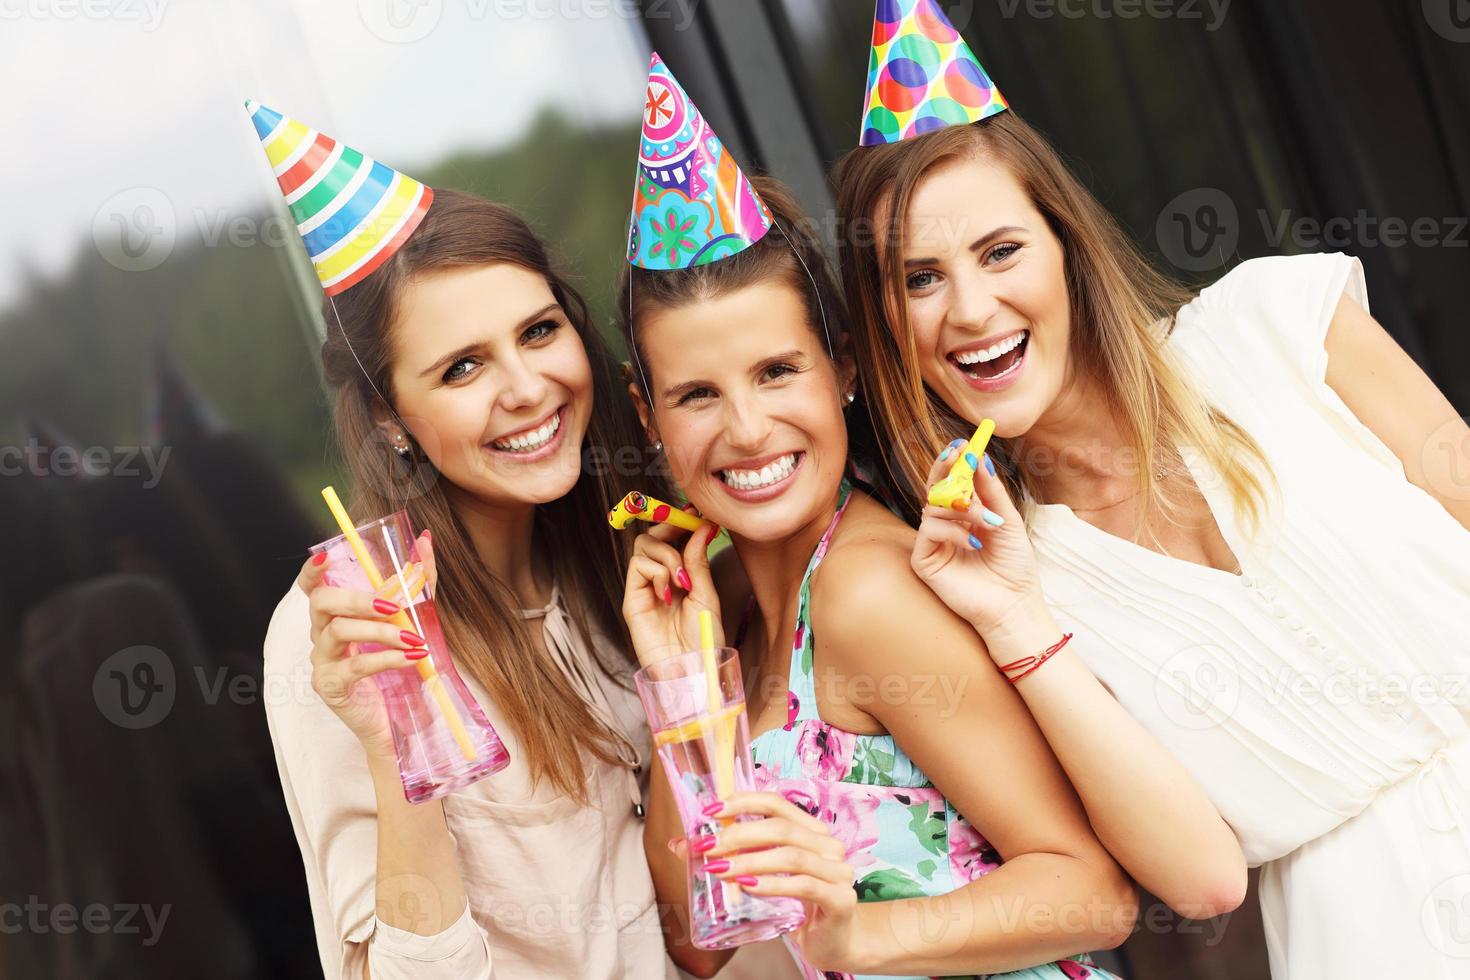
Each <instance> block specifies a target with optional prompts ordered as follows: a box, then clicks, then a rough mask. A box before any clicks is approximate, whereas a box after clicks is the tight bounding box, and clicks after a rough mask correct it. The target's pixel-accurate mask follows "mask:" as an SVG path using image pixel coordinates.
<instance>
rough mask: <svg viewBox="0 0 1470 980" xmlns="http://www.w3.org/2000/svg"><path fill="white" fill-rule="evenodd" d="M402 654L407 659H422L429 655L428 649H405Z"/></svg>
mask: <svg viewBox="0 0 1470 980" xmlns="http://www.w3.org/2000/svg"><path fill="white" fill-rule="evenodd" d="M403 655H404V656H405V657H407V658H408V659H409V660H422V659H424V658H425V657H427V656H428V655H429V651H428V650H422V649H420V650H405V651H403Z"/></svg>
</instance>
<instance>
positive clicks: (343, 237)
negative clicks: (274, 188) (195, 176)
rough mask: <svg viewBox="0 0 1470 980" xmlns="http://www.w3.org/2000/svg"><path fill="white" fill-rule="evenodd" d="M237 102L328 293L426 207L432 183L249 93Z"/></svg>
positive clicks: (403, 232) (344, 285)
mask: <svg viewBox="0 0 1470 980" xmlns="http://www.w3.org/2000/svg"><path fill="white" fill-rule="evenodd" d="M245 109H246V111H247V112H249V113H250V121H251V122H253V123H254V124H255V132H256V135H257V136H259V137H260V145H261V147H262V148H263V149H264V150H265V156H266V159H267V160H269V161H270V165H271V170H272V171H273V172H274V173H275V176H276V182H277V183H278V184H280V186H281V193H282V194H284V195H285V196H286V205H287V207H289V208H290V211H291V218H292V219H293V220H294V221H295V222H296V230H297V231H298V232H300V233H301V240H302V241H303V242H305V243H306V252H307V254H308V255H310V256H311V263H312V265H313V266H315V267H316V274H317V278H319V279H321V281H322V289H324V290H325V291H326V294H327V295H328V296H336V295H337V294H338V293H341V292H343V291H344V290H346V289H348V288H350V287H351V286H354V285H356V284H357V283H359V282H361V281H362V280H363V279H366V278H367V277H368V276H369V275H371V274H372V272H373V271H374V270H375V269H377V268H378V267H379V266H381V265H382V264H383V263H384V262H386V261H388V259H389V258H390V257H392V255H393V253H394V252H396V251H398V249H399V247H400V246H401V245H402V244H403V243H404V242H405V241H407V239H408V236H409V235H411V234H412V233H413V230H414V229H415V228H417V227H418V225H419V222H420V221H422V220H423V217H424V215H425V214H426V213H427V212H428V210H429V204H430V202H432V201H433V200H434V191H433V188H430V187H425V186H424V185H423V184H421V183H419V182H418V181H416V180H414V179H413V178H412V177H408V176H406V175H404V174H401V173H399V172H398V171H396V170H394V169H392V168H391V167H385V166H384V165H383V164H381V163H379V162H378V161H376V160H374V159H373V158H372V157H370V156H367V155H365V154H363V153H361V152H359V151H357V150H354V149H353V148H352V147H350V146H348V145H346V144H345V143H339V142H337V141H336V140H334V139H332V138H331V137H330V136H328V135H327V134H326V133H322V132H319V131H317V130H315V129H312V128H311V127H310V126H307V125H306V124H305V123H301V122H297V121H296V120H295V119H291V118H288V117H286V116H283V115H281V114H280V113H279V112H276V111H275V110H274V109H270V108H267V107H266V106H263V105H261V104H260V103H259V102H256V101H255V100H253V99H248V100H246V102H245Z"/></svg>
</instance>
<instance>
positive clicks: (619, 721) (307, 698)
mask: <svg viewBox="0 0 1470 980" xmlns="http://www.w3.org/2000/svg"><path fill="white" fill-rule="evenodd" d="M309 615H310V614H309V607H308V600H307V597H306V595H305V593H303V592H302V591H301V590H300V589H299V588H295V587H293V588H292V589H291V591H290V592H289V593H287V594H286V596H285V597H284V598H283V599H282V600H281V602H280V604H279V605H278V606H277V607H276V612H275V615H274V617H273V618H272V619H271V625H270V629H269V631H268V632H267V634H266V639H265V676H264V685H265V686H264V689H265V691H266V692H267V697H266V699H265V701H266V718H267V721H268V722H269V725H270V732H271V740H272V742H273V743H274V745H275V753H276V765H277V767H278V769H279V771H280V776H281V789H282V792H283V794H284V796H285V800H286V807H287V809H288V810H289V811H290V814H291V824H292V826H293V827H294V829H295V831H296V840H297V843H298V844H299V845H300V847H301V855H302V859H303V862H304V864H305V867H306V878H307V887H308V892H309V895H310V899H311V910H312V917H313V919H314V920H315V924H316V937H317V948H318V952H319V954H320V956H321V960H322V969H323V973H324V975H325V976H326V977H327V978H328V980H333V978H339V977H340V978H343V980H361V978H363V977H364V976H366V975H368V973H370V974H371V976H372V978H373V980H397V978H405V980H407V978H413V980H435V978H440V977H443V978H446V980H447V978H451V977H452V978H455V980H489V978H492V977H493V978H494V980H532V978H534V980H546V978H556V977H566V978H577V980H604V978H605V980H622V978H637V980H644V978H649V980H659V978H664V980H674V978H677V977H679V976H681V975H682V974H680V973H679V971H677V970H676V969H675V968H674V966H673V964H672V963H671V962H670V960H669V958H668V956H667V954H666V953H665V951H664V940H663V933H662V930H661V928H660V924H659V918H658V910H657V908H656V907H655V903H654V891H653V882H652V879H651V878H650V876H649V873H648V865H647V862H646V859H645V856H644V851H643V821H642V819H641V818H640V816H639V815H638V814H637V813H636V812H635V806H636V804H637V803H638V802H639V801H640V799H642V798H646V797H645V796H644V794H646V791H647V781H648V777H649V771H650V769H651V766H650V765H649V762H650V748H649V736H648V725H647V722H646V720H645V719H644V716H643V711H642V708H641V706H640V705H639V703H638V698H637V695H636V694H635V693H634V692H633V691H632V690H631V689H630V688H631V681H630V687H629V688H624V687H622V686H620V685H619V684H618V683H616V682H615V681H614V680H612V679H610V678H608V677H607V675H606V673H605V672H604V671H602V670H601V669H599V668H598V667H597V665H596V664H595V663H594V662H593V658H592V653H591V651H589V650H588V649H586V646H585V644H584V643H583V642H582V641H581V639H580V636H579V634H578V631H577V630H576V629H575V628H574V627H573V625H572V623H571V621H570V620H569V618H568V617H567V614H566V611H565V609H564V607H563V604H562V602H561V598H560V595H559V593H558V592H555V591H554V592H553V595H552V601H551V603H550V604H549V605H548V606H547V607H546V608H545V609H540V610H528V611H524V612H523V613H522V615H523V616H525V617H526V618H527V619H541V620H543V621H544V626H543V628H544V630H545V638H546V646H547V650H548V652H549V653H550V654H551V655H552V656H553V657H554V658H555V659H556V660H557V661H558V663H559V664H560V666H561V667H562V669H563V670H565V671H566V672H567V674H568V676H569V677H570V678H571V680H572V682H573V684H574V686H575V687H577V689H578V690H579V692H580V693H582V695H583V696H584V697H585V698H586V699H587V701H588V703H589V704H591V705H592V706H593V708H594V710H595V711H597V712H598V713H599V714H603V715H605V716H606V717H609V718H611V719H612V720H613V721H614V722H615V723H616V725H617V726H618V727H619V728H620V729H621V730H622V731H623V732H625V733H626V734H627V737H628V745H627V746H626V747H625V749H624V755H625V757H626V758H627V760H628V761H629V762H631V763H634V764H636V765H637V766H638V771H637V773H635V772H634V770H632V769H629V768H626V767H618V766H608V765H605V764H601V763H594V764H593V765H592V766H591V767H589V781H590V782H591V783H592V784H594V785H592V786H591V787H590V789H591V793H590V794H589V795H590V798H591V799H592V800H593V801H595V805H594V806H586V807H584V806H579V805H578V804H577V803H576V802H575V801H573V800H572V799H570V798H568V797H565V796H562V795H559V794H558V793H557V792H556V791H555V790H554V789H553V788H552V787H550V786H548V785H546V784H545V783H544V782H543V784H542V785H541V786H539V787H536V788H535V789H533V788H532V785H531V778H530V772H529V770H528V768H527V766H526V764H525V762H524V754H523V753H522V752H521V750H520V745H519V743H518V741H517V738H516V733H515V732H514V731H513V730H512V729H511V728H510V726H509V725H508V724H507V723H506V721H505V719H504V716H503V715H501V714H500V712H499V711H498V710H497V708H496V705H495V704H494V702H492V701H491V699H490V698H489V696H488V695H487V694H486V692H485V690H484V688H482V687H481V686H480V685H479V683H478V682H477V681H476V680H475V679H474V678H473V677H472V676H470V674H469V673H468V672H462V673H461V677H462V678H463V679H464V682H465V684H466V685H467V686H468V687H469V689H470V692H471V693H472V694H473V695H474V696H475V699H476V700H477V701H478V702H479V703H480V706H481V707H482V708H484V710H485V714H486V716H487V717H488V718H489V720H490V722H491V724H492V725H494V726H495V729H496V731H497V732H498V733H499V734H500V736H501V738H502V740H503V741H504V742H505V746H506V749H507V750H508V751H509V753H510V759H511V761H510V764H509V765H508V766H507V767H506V768H505V769H503V770H501V771H500V772H498V773H496V774H495V775H493V776H490V777H488V778H486V779H482V780H481V781H480V782H478V783H475V784H474V785H473V786H469V787H466V788H465V789H463V790H460V791H459V792H457V793H453V794H451V795H450V796H448V797H445V798H444V800H443V805H444V815H445V820H446V822H447V824H448V826H449V831H450V834H451V836H452V837H453V838H454V841H455V846H456V848H457V849H458V853H459V857H460V874H461V876H462V878H463V881H464V887H465V893H466V895H467V897H468V905H467V907H466V908H465V911H464V914H463V915H462V916H461V917H460V918H459V920H458V921H456V922H455V923H454V924H453V925H451V926H450V927H449V928H447V929H445V930H444V931H443V932H441V933H439V934H438V935H435V936H419V935H416V934H414V933H410V932H406V931H404V930H401V929H397V928H394V927H392V926H389V925H388V924H387V923H385V922H383V921H382V920H380V919H379V918H378V917H377V914H376V911H375V903H376V882H375V871H376V862H377V822H376V800H375V796H374V792H373V786H372V779H371V777H370V776H369V774H368V769H367V759H366V756H365V755H364V754H363V751H362V748H361V746H360V745H359V744H358V741H357V739H356V737H355V736H353V735H352V733H351V732H350V731H349V730H348V729H347V727H346V726H345V725H343V724H342V722H341V721H340V720H338V718H337V717H336V715H334V714H333V713H332V711H331V709H330V708H328V707H327V706H326V704H325V703H323V702H322V700H321V699H320V697H318V696H317V694H316V693H315V692H314V691H313V690H312V688H311V663H310V654H311V641H310V618H309ZM593 642H594V645H595V646H596V647H597V649H598V650H607V649H609V646H610V644H611V641H610V640H609V639H608V638H607V637H604V636H601V635H597V634H594V638H593ZM604 644H608V645H609V646H604ZM603 659H604V660H606V661H607V662H608V663H615V662H621V660H622V658H621V657H615V656H611V655H608V656H604V658H603ZM756 976H759V977H760V978H761V980H780V978H783V977H795V976H797V973H796V971H795V968H794V966H793V965H792V963H791V960H790V958H789V957H788V956H787V955H786V953H785V951H784V950H783V949H781V947H780V946H779V945H778V944H763V945H762V946H758V947H750V948H747V949H746V950H742V951H741V953H740V955H739V956H737V957H736V958H735V960H732V961H731V964H730V965H729V966H727V967H726V969H724V970H722V971H721V973H720V977H721V978H728V980H739V978H741V977H752V978H753V977H756Z"/></svg>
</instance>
